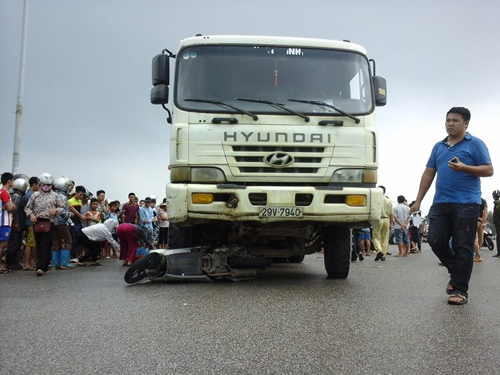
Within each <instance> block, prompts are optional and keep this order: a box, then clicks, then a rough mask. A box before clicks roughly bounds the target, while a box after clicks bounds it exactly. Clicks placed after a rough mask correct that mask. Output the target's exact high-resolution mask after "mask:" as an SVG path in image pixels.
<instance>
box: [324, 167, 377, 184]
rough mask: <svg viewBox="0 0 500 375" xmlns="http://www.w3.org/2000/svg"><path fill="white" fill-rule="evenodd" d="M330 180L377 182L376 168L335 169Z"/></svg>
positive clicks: (337, 181)
mask: <svg viewBox="0 0 500 375" xmlns="http://www.w3.org/2000/svg"><path fill="white" fill-rule="evenodd" d="M330 181H331V182H336V183H343V182H344V183H370V184H376V183H377V170H375V169H337V170H336V171H335V172H334V173H333V175H332V179H331V180H330Z"/></svg>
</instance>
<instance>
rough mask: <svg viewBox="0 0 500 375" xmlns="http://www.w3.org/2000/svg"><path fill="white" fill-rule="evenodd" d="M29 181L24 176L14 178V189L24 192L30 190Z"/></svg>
mask: <svg viewBox="0 0 500 375" xmlns="http://www.w3.org/2000/svg"><path fill="white" fill-rule="evenodd" d="M28 185H29V183H28V180H26V179H24V178H21V177H19V178H17V179H15V180H14V182H13V183H12V188H13V189H14V190H19V191H22V192H23V194H24V193H26V190H28V187H29V186H28Z"/></svg>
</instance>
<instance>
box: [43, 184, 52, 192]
mask: <svg viewBox="0 0 500 375" xmlns="http://www.w3.org/2000/svg"><path fill="white" fill-rule="evenodd" d="M51 189H52V185H42V190H43V191H45V192H49V191H50V190H51Z"/></svg>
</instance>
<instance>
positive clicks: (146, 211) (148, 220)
mask: <svg viewBox="0 0 500 375" xmlns="http://www.w3.org/2000/svg"><path fill="white" fill-rule="evenodd" d="M153 219H154V213H153V209H152V208H151V198H150V197H146V198H145V199H144V206H143V207H141V208H140V209H139V225H140V226H141V228H143V229H147V230H149V231H150V232H151V234H152V233H153ZM151 245H152V244H151ZM151 248H153V247H151Z"/></svg>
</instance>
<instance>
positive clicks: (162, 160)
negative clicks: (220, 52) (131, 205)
mask: <svg viewBox="0 0 500 375" xmlns="http://www.w3.org/2000/svg"><path fill="white" fill-rule="evenodd" d="M22 10H23V1H22V0H0V126H1V133H0V170H1V171H2V172H4V171H11V170H12V153H13V146H14V125H15V110H16V100H17V93H18V77H19V65H20V56H21V31H22ZM499 13H500V2H498V1H496V0H482V1H471V0H440V1H434V0H419V1H401V0H399V1H398V0H385V1H384V0H377V1H372V0H344V1H340V0H329V1H327V0H324V1H318V0H309V1H297V0H275V1H264V0H253V1H237V0H213V1H210V2H206V1H202V0H183V1H173V0H172V1H169V0H141V1H139V0H136V1H133V0H85V1H83V0H79V1H78V0H28V29H27V30H28V31H27V44H26V63H25V77H24V95H23V117H22V125H21V149H20V163H19V167H20V168H19V172H21V173H24V174H26V175H28V176H38V175H40V174H41V173H42V172H49V173H51V174H52V175H54V177H55V178H58V177H60V176H69V177H71V178H72V179H73V180H75V181H76V183H77V185H84V186H85V187H86V188H87V189H88V190H90V191H91V192H94V193H95V192H96V191H97V190H99V189H103V190H105V191H106V193H107V198H108V199H110V200H111V199H112V200H114V199H118V200H120V201H121V202H124V201H126V200H127V195H128V193H129V192H135V193H136V194H137V196H138V197H139V198H141V199H142V198H144V197H146V196H151V195H156V196H157V197H158V198H159V199H162V198H163V197H164V196H165V185H166V183H167V182H168V181H169V172H168V164H169V137H170V125H169V124H167V123H166V121H165V119H166V116H167V115H166V112H165V111H164V110H163V109H162V108H161V107H159V106H153V105H152V104H150V102H149V95H150V90H151V87H152V86H151V59H152V58H153V57H154V56H155V55H157V54H159V53H161V51H162V50H163V49H164V48H167V49H169V50H171V51H175V50H176V48H177V45H178V42H179V41H180V40H181V39H184V38H187V37H191V36H194V35H196V34H203V35H221V34H231V35H271V36H273V35H276V36H291V37H308V38H321V39H337V40H343V39H347V40H350V41H351V42H353V43H356V44H360V45H362V46H364V47H365V48H366V49H367V51H368V54H369V57H370V58H373V59H375V61H376V63H377V75H379V76H382V77H384V78H385V79H386V80H387V105H386V106H385V107H378V108H377V129H378V145H379V148H378V152H379V173H378V176H379V181H378V182H379V184H382V185H384V186H385V187H386V189H387V195H388V196H389V197H390V198H391V199H392V200H393V201H395V200H396V198H397V196H398V195H404V196H405V197H406V198H407V200H408V201H409V202H410V201H412V200H414V199H415V198H416V195H417V192H418V185H419V182H420V177H421V175H422V172H423V170H424V168H425V164H426V162H427V159H428V157H429V155H430V152H431V149H432V147H433V146H434V144H435V143H436V142H438V141H439V140H441V139H443V138H444V137H445V136H446V132H445V126H444V122H445V117H446V112H447V111H448V110H449V109H450V108H451V107H454V106H464V107H467V108H469V109H470V111H471V113H472V118H471V122H470V125H469V131H470V133H471V134H472V135H475V136H477V137H479V138H481V139H483V140H484V141H485V142H486V144H487V146H488V148H489V151H490V155H491V158H492V161H493V166H494V167H497V174H495V175H494V176H493V177H490V178H483V179H482V188H483V197H484V198H487V199H488V203H489V204H490V207H491V202H492V200H491V198H490V197H491V192H492V191H493V190H495V189H500V147H499V148H497V147H496V146H495V143H496V142H497V140H498V139H500V138H499V135H500V130H499V129H498V124H497V123H498V119H497V117H496V110H498V108H499V105H500V91H499V89H498V86H499V85H500V69H499V61H500V43H499V39H500V31H499V30H500V29H499V28H498V26H497V22H498V14H499ZM171 94H172V93H171ZM497 162H498V165H497ZM433 195H434V187H432V188H431V189H430V190H429V192H428V193H427V196H426V198H425V199H424V201H423V203H422V206H421V209H422V213H423V214H424V215H426V214H427V212H428V209H429V208H430V205H431V204H432V197H433Z"/></svg>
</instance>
